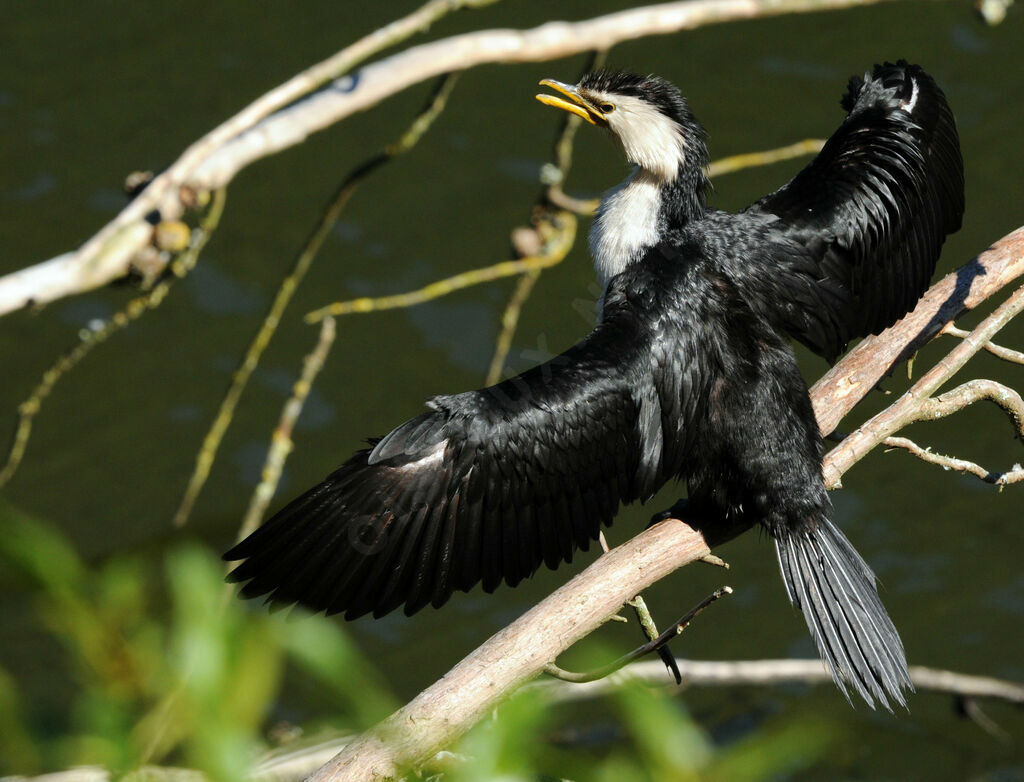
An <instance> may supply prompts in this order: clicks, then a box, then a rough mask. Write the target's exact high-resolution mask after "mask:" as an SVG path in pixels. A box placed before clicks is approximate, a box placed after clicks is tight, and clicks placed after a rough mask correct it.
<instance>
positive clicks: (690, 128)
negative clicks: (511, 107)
mask: <svg viewBox="0 0 1024 782" xmlns="http://www.w3.org/2000/svg"><path fill="white" fill-rule="evenodd" d="M540 83H541V84H542V85H544V86H545V87H550V88H551V89H553V90H555V91H556V92H559V93H561V95H562V96H564V97H560V96H558V95H544V94H541V95H538V96H537V100H539V101H540V102H541V103H544V104H547V105H548V106H554V107H555V108H559V109H564V110H565V111H568V112H571V113H572V114H575V115H576V116H578V117H582V118H583V119H585V120H586V121H587V122H589V123H591V124H593V125H597V126H599V127H602V128H606V129H607V130H608V131H610V132H611V134H612V136H614V138H615V139H616V140H617V141H618V143H619V144H620V146H621V147H622V150H623V152H624V153H625V155H626V158H627V159H628V160H629V161H630V162H631V163H635V164H636V165H638V166H640V167H641V168H642V169H644V170H646V171H648V172H650V173H651V174H653V175H654V176H656V177H657V178H659V179H660V180H662V181H663V182H664V183H666V184H670V183H672V182H674V181H675V180H676V178H677V177H678V176H679V173H680V171H682V170H683V169H684V168H685V167H688V166H693V167H697V168H698V169H702V168H703V167H704V166H705V165H707V146H706V145H705V133H704V128H703V127H702V126H701V125H700V123H699V122H697V120H696V119H695V118H694V116H693V114H692V113H690V108H689V106H688V105H687V103H686V100H685V99H684V98H683V96H682V95H681V94H680V92H679V90H678V89H677V88H676V87H675V86H674V85H673V84H671V83H670V82H667V81H665V80H664V79H660V78H658V77H657V76H639V75H637V74H635V73H625V72H623V71H605V70H601V71H592V72H591V73H588V74H586V75H585V76H583V78H582V79H580V81H579V83H578V84H563V83H562V82H560V81H555V80H554V79H544V80H543V81H542V82H540Z"/></svg>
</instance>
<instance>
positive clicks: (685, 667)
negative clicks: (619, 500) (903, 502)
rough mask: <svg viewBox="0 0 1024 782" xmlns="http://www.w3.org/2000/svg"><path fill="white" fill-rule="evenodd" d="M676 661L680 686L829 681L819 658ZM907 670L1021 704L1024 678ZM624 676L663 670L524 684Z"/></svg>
mask: <svg viewBox="0 0 1024 782" xmlns="http://www.w3.org/2000/svg"><path fill="white" fill-rule="evenodd" d="M677 662H678V663H679V670H680V672H681V673H682V674H683V681H684V682H685V685H684V686H692V687H737V686H742V685H751V686H772V685H777V684H789V683H792V682H806V683H807V684H829V683H831V681H832V677H831V675H830V674H829V672H828V669H827V668H826V667H825V665H824V663H822V662H821V660H736V661H724V662H712V661H705V660H684V659H678V660H677ZM909 671H910V678H911V680H912V681H913V682H914V688H915V689H917V690H922V691H924V690H927V691H931V692H938V693H947V694H950V695H957V696H961V697H965V698H985V699H992V700H998V701H1003V702H1005V703H1012V704H1015V705H1018V706H1022V705H1024V684H1019V683H1017V682H1012V681H1006V680H1003V679H993V678H989V677H987V676H969V675H967V674H963V673H956V672H954V671H944V670H940V669H937V668H927V667H925V666H922V665H911V666H910V667H909ZM625 680H630V681H641V682H646V683H649V684H653V685H664V683H665V671H664V668H663V667H662V666H661V664H660V663H659V662H658V661H655V660H650V661H647V662H639V663H633V664H632V665H629V666H627V667H626V668H623V669H622V670H621V671H619V672H618V673H616V674H615V675H614V676H612V677H610V678H608V679H604V680H601V681H596V682H590V683H588V684H584V685H572V684H567V683H565V682H560V681H557V680H551V679H549V680H544V681H538V682H534V683H532V684H530V685H528V686H529V688H530V689H538V690H541V691H543V692H544V693H546V694H547V695H549V696H550V697H551V698H552V700H553V701H554V702H557V703H561V702H564V701H576V700H588V699H590V698H597V697H601V696H603V695H605V694H606V693H608V692H611V691H613V690H614V689H615V688H616V687H620V686H621V685H622V682H623V681H625Z"/></svg>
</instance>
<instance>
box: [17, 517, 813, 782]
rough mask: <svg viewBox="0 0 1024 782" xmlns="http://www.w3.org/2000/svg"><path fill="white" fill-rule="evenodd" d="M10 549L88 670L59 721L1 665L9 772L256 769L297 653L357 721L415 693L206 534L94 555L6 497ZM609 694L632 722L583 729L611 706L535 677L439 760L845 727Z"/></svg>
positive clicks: (235, 775)
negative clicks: (738, 722) (253, 575)
mask: <svg viewBox="0 0 1024 782" xmlns="http://www.w3.org/2000/svg"><path fill="white" fill-rule="evenodd" d="M0 563H3V564H6V565H7V566H8V567H9V569H11V570H13V572H15V573H16V574H18V575H19V576H20V577H21V578H22V579H24V580H25V581H27V582H28V583H29V584H30V586H31V591H32V594H33V595H34V608H35V611H36V614H37V616H38V617H39V620H40V622H41V624H42V625H43V626H44V627H45V628H46V629H47V630H48V631H49V632H50V633H51V634H52V635H53V637H54V638H55V639H56V640H57V641H58V642H59V643H60V644H61V645H62V648H63V650H64V653H65V665H66V668H67V671H66V672H62V673H61V677H62V680H63V679H68V680H70V681H71V683H72V685H71V687H70V690H69V692H68V695H67V724H65V725H60V726H57V727H56V728H55V727H54V726H53V725H52V724H48V723H47V722H46V721H45V720H41V719H40V718H39V717H38V715H34V714H33V713H32V711H31V709H30V708H28V704H26V703H25V701H24V698H23V697H22V696H21V694H20V693H19V692H18V687H17V683H16V682H15V681H14V680H13V678H12V677H11V676H10V675H9V674H8V673H7V672H6V671H4V670H3V669H2V668H0V772H7V773H19V774H26V773H36V772H40V771H50V770H59V769H63V768H69V767H72V766H76V765H101V766H104V767H106V768H108V769H110V770H111V771H113V772H114V773H115V774H116V775H123V776H127V777H129V778H132V779H137V778H141V777H142V776H147V772H145V770H144V767H145V766H147V765H148V766H154V765H160V766H174V767H181V768H188V769H195V770H199V771H201V772H203V773H204V774H205V775H206V777H207V778H209V779H212V780H241V779H247V778H249V776H250V773H251V769H252V767H253V763H254V760H255V759H256V758H258V757H259V755H260V753H261V751H262V750H263V749H264V748H265V744H266V742H265V741H264V738H263V736H264V730H265V728H266V727H267V721H268V719H270V715H272V713H273V711H274V705H275V702H276V700H277V698H278V697H279V694H280V693H281V690H282V683H283V681H284V678H285V673H286V670H287V668H288V666H289V665H290V666H292V668H293V670H294V671H295V672H297V673H299V674H300V675H303V676H306V677H309V678H311V679H312V680H313V681H315V682H316V683H317V685H318V686H319V687H320V688H321V689H323V690H325V691H326V692H327V693H328V694H329V696H330V697H331V699H332V703H333V704H336V709H334V714H333V715H332V718H333V720H334V721H335V727H337V728H339V729H341V728H345V729H350V730H351V729H354V730H358V729H362V728H365V727H368V726H369V725H371V724H372V723H374V722H376V721H377V720H379V719H380V718H382V717H383V716H385V715H386V714H388V713H390V712H391V711H393V710H394V709H395V708H397V706H398V705H399V704H398V703H397V702H396V701H395V699H394V698H393V697H392V696H391V695H390V694H389V693H388V691H387V687H386V685H385V683H384V682H383V680H382V679H381V677H380V676H379V675H378V673H377V672H376V671H375V670H374V669H373V667H372V666H371V665H370V664H369V663H368V662H367V661H366V659H365V658H363V657H362V655H361V654H360V653H359V651H358V650H357V648H356V647H355V646H354V645H353V644H352V642H351V641H350V639H349V638H348V636H347V635H345V633H344V632H343V631H342V630H341V628H340V626H339V625H338V624H337V623H335V622H332V621H329V620H326V619H324V618H323V617H312V616H305V615H302V616H300V618H298V619H296V618H295V617H289V616H288V615H286V614H284V613H274V614H268V613H267V612H266V611H265V610H264V609H263V608H262V607H255V610H250V609H249V608H247V607H246V604H245V603H243V602H242V601H239V600H236V599H234V597H233V593H232V590H231V588H230V587H227V586H226V585H225V584H224V583H223V575H224V570H223V566H222V565H221V563H220V562H219V561H218V560H217V558H216V557H215V556H214V555H213V554H212V553H210V552H209V551H207V550H205V549H203V548H201V547H199V546H197V545H180V546H177V547H175V548H173V549H172V550H170V552H169V553H168V554H167V555H166V556H165V558H164V561H163V562H162V565H159V564H154V563H152V562H149V561H147V560H146V559H145V558H144V557H142V556H139V555H135V556H119V557H117V558H113V559H111V560H109V561H106V562H102V563H99V564H96V565H89V564H86V563H85V562H83V561H82V559H81V558H80V557H79V556H78V554H77V553H76V552H75V551H74V549H73V548H72V547H71V546H70V545H69V544H68V542H67V541H66V540H64V539H63V538H62V537H61V536H60V535H59V534H57V533H56V532H54V531H53V530H52V529H50V528H49V527H47V526H46V525H44V524H41V523H39V522H36V521H33V520H31V519H28V518H25V517H24V516H20V515H18V514H16V513H14V512H13V511H11V510H10V509H8V508H4V507H3V506H0ZM615 656H617V654H615V653H613V652H611V651H609V650H607V649H602V648H600V647H599V646H598V645H596V644H584V645H583V646H582V648H581V649H578V650H575V651H574V653H573V655H571V658H570V659H573V661H574V664H575V663H579V664H580V667H581V668H589V667H593V666H596V665H599V664H601V662H602V661H603V660H605V659H608V658H613V657H615ZM596 711H598V712H600V718H599V719H600V720H601V721H602V722H600V723H599V725H598V727H597V729H596V732H597V734H598V735H600V734H601V731H602V730H603V731H605V732H607V728H606V727H605V726H606V725H607V724H608V723H609V722H610V723H612V725H613V726H614V728H613V732H615V733H616V734H617V735H615V736H614V737H613V739H614V740H611V741H609V740H608V738H607V736H605V737H604V740H602V741H600V742H593V741H590V742H584V743H583V744H581V743H580V742H579V741H578V736H579V735H583V736H584V737H585V736H586V734H587V732H588V731H591V732H594V730H595V729H594V727H593V726H590V725H588V724H587V723H588V721H590V718H591V717H593V713H592V712H590V711H589V710H588V712H587V713H584V714H582V715H579V714H576V713H572V712H570V711H567V710H565V709H563V708H562V707H553V706H552V705H551V704H550V703H549V702H548V701H547V700H546V699H545V698H544V697H543V696H542V695H541V693H540V692H539V691H536V690H533V691H531V690H527V691H525V692H523V693H520V694H519V695H517V696H516V697H514V698H512V699H511V700H509V701H508V702H506V703H504V704H502V705H501V706H500V707H499V708H498V709H497V710H496V711H495V713H494V714H493V715H492V717H491V718H489V719H487V720H485V721H484V722H483V723H482V724H481V725H479V726H478V727H477V728H476V729H475V730H473V731H471V732H470V733H469V735H467V736H466V737H465V738H464V739H463V740H462V741H461V742H460V744H459V746H458V747H456V748H454V754H449V755H448V756H447V758H442V762H441V764H440V767H439V768H436V769H430V770H429V772H428V773H430V774H433V775H434V776H432V777H430V778H431V779H439V780H441V779H443V780H446V781H447V780H450V781H451V782H470V781H471V780H472V781H474V782H476V781H478V780H499V779H500V780H502V781H503V782H514V781H515V780H523V781H524V782H526V781H527V780H536V779H561V778H562V777H563V776H568V777H570V778H572V779H577V780H583V779H586V780H596V781H597V782H634V781H635V782H650V781H652V780H664V779H670V780H679V781H680V782H689V781H690V780H693V781H694V782H698V781H699V782H709V781H712V782H713V781H717V780H756V779H764V778H767V777H771V776H776V777H778V776H785V775H787V774H790V773H792V772H794V771H796V770H799V769H800V768H802V767H805V766H807V765H809V764H811V763H813V762H814V761H815V760H816V759H818V758H820V757H821V756H822V755H823V753H824V752H825V750H826V749H827V747H828V745H829V742H830V735H829V733H828V732H827V730H826V729H825V727H824V726H823V725H822V724H815V725H806V724H792V723H785V724H779V725H769V726H767V727H764V726H762V728H761V729H759V730H757V731H756V732H755V733H753V734H751V735H750V736H749V737H748V738H746V739H745V740H742V741H739V742H736V743H734V744H732V745H731V746H729V747H727V748H721V747H716V746H715V745H714V743H713V742H712V740H711V739H710V738H709V737H708V736H707V735H706V734H705V732H704V731H703V730H702V729H701V728H700V727H699V726H698V725H697V723H696V722H695V721H694V720H693V719H692V718H691V717H690V716H689V715H688V713H687V712H686V710H685V707H684V706H683V702H682V700H681V699H679V698H673V697H668V696H666V695H665V694H664V693H661V692H659V691H657V690H652V689H650V688H648V687H645V686H641V685H639V684H632V685H627V686H624V687H622V688H621V689H619V690H618V692H617V693H616V695H615V696H614V697H613V698H612V699H611V700H610V702H608V703H603V704H601V705H600V707H599V708H598V709H597V710H596ZM577 718H578V722H580V723H581V725H576V724H574V723H575V722H576V721H577ZM51 721H52V719H51ZM342 721H344V724H338V723H340V722H342ZM567 724H568V726H567ZM574 732H575V733H576V734H577V738H576V740H575V741H574V740H573V737H572V735H571V734H573V733H574ZM559 737H560V738H559ZM566 745H572V746H566ZM140 769H142V770H140Z"/></svg>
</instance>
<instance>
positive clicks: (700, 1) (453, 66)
mask: <svg viewBox="0 0 1024 782" xmlns="http://www.w3.org/2000/svg"><path fill="white" fill-rule="evenodd" d="M881 1H882V0H682V1H681V2H673V3H665V4H663V5H653V6H647V7H643V8H634V9H630V10H627V11H621V12H619V13H614V14H608V15H607V16H602V17H597V18H594V19H590V20H586V21H581V22H572V23H570V22H549V23H547V24H544V25H541V26H540V27H536V28H534V29H532V30H483V31H477V32H472V33H466V34H463V35H457V36H453V37H450V38H444V39H441V40H438V41H433V42H431V43H427V44H423V45H420V46H415V47H411V48H409V49H406V50H404V51H400V52H398V53H396V54H394V55H391V56H389V57H385V58H383V59H381V60H378V61H376V62H373V63H371V64H370V65H367V66H365V67H364V68H362V69H361V70H359V71H357V72H354V73H350V71H351V68H352V67H353V66H354V65H355V64H356V63H358V62H360V61H362V60H364V59H365V58H367V57H369V56H372V55H373V54H375V53H377V52H379V51H381V50H382V49H383V48H385V47H387V46H391V45H394V44H395V43H397V42H399V41H401V40H404V39H405V38H407V37H409V36H410V35H412V34H414V33H415V32H417V31H418V30H420V29H423V28H425V27H426V26H428V25H429V24H430V23H431V22H433V21H434V20H436V19H437V18H438V17H439V16H441V15H443V14H444V13H447V12H448V11H450V10H454V9H455V8H458V7H460V6H462V5H463V3H459V2H457V0H435V1H434V2H430V3H428V4H427V5H425V6H423V7H422V8H421V9H420V10H418V11H416V12H414V13H413V14H410V15H409V16H407V17H405V18H404V19H401V20H399V21H397V22H395V23H393V24H391V25H388V26H387V27H384V28H382V29H381V30H379V31H377V32H376V33H374V34H372V35H370V36H368V37H367V38H364V39H363V40H361V41H359V42H357V43H356V44H353V45H352V46H350V47H348V48H347V49H344V50H342V51H341V52H339V53H338V54H336V55H334V56H333V57H331V58H329V59H328V60H326V61H324V62H323V63H320V64H319V65H316V66H313V68H310V69H309V70H307V71H305V72H303V73H302V74H299V75H298V76H296V77H295V78H294V79H292V80H291V81H289V82H287V83H286V84H284V85H281V86H280V87H278V88H276V89H275V90H272V91H271V92H269V93H267V94H266V95H264V96H263V97H262V98H260V99H259V100H257V101H256V102H255V103H253V104H251V105H250V106H248V107H247V108H245V109H244V110H243V111H242V112H240V113H239V114H238V115H236V116H235V117H233V118H231V119H230V120H228V121H227V122H225V123H224V124H222V125H221V126H220V127H218V128H217V129H215V130H214V131H212V132H211V133H209V134H208V135H207V136H205V137H204V138H202V139H200V140H199V141H197V142H196V143H195V144H193V145H192V146H191V147H190V148H189V149H187V150H186V151H185V153H184V154H183V155H182V156H181V157H180V158H179V159H178V160H177V161H176V162H175V163H174V164H173V165H171V166H170V167H169V168H168V169H167V170H166V171H165V172H164V173H162V174H161V175H160V176H158V177H156V178H155V179H154V180H153V181H152V182H151V183H150V184H149V186H148V187H147V188H146V189H145V190H143V191H142V193H140V194H139V195H138V196H137V197H136V198H135V200H133V201H132V202H131V203H130V204H129V205H128V206H127V207H126V208H125V209H124V210H123V211H122V212H121V213H120V214H119V215H118V216H117V217H116V218H114V220H112V221H111V222H110V223H108V224H107V225H106V226H105V227H104V228H103V229H101V230H100V231H99V233H97V234H96V235H95V236H94V237H93V238H91V239H90V240H89V241H88V242H86V243H85V244H84V245H83V246H82V247H81V248H80V249H79V250H77V251H74V252H70V253H65V254H64V255H61V256H59V257H57V258H54V259H52V260H50V261H45V262H43V263H41V264H37V265H36V266H32V267H29V268H27V269H23V270H21V271H18V272H14V273H13V274H10V275H7V276H6V277H3V278H0V315H3V314H6V313H8V312H11V311H13V310H16V309H19V308H21V307H24V306H27V305H29V304H32V303H46V302H50V301H54V300H55V299H58V298H61V297H63V296H68V295H71V294H73V293H78V292H81V291H85V290H89V289H91V288H95V287H98V286H100V285H104V284H106V283H107V282H110V281H111V280H113V279H116V278H118V277H120V276H123V275H124V274H125V273H126V271H127V270H128V267H129V264H130V263H131V260H132V258H133V257H134V256H135V255H136V254H137V253H138V252H139V251H140V250H141V249H142V248H144V247H145V246H146V245H147V244H148V243H149V241H150V238H151V235H152V227H151V226H150V225H149V224H148V223H146V221H145V217H146V215H148V214H150V213H153V212H156V213H159V214H160V215H161V216H162V217H163V218H164V219H172V218H175V217H177V216H178V215H179V214H181V211H182V209H183V202H182V197H181V191H182V189H183V188H185V189H188V190H189V191H190V192H193V191H201V190H205V189H212V188H215V187H220V186H223V185H226V184H227V183H228V182H230V181H231V180H232V179H233V178H234V176H235V175H236V174H237V173H238V172H239V171H240V170H241V169H243V168H245V167H246V166H248V165H250V164H251V163H253V162H255V161H256V160H259V159H261V158H263V157H266V156H268V155H271V154H275V153H277V152H280V151H282V150H284V149H288V148H289V147H291V146H294V145H295V144H298V143H300V142H302V141H304V140H305V139H306V138H307V137H308V136H309V135H310V134H312V133H315V132H317V131H319V130H323V129H324V128H326V127H328V126H330V125H332V124H334V123H336V122H338V121H340V120H342V119H344V118H345V117H347V116H350V115H351V114H354V113H356V112H359V111H364V110H366V109H368V108H370V107H371V106H373V105H375V104H377V103H379V102H380V101H381V100H383V99H384V98H386V97H388V96H390V95H393V94H395V93H396V92H399V91H401V90H403V89H405V88H407V87H409V86H411V85H413V84H417V83H419V82H421V81H424V80H427V79H430V78H432V77H434V76H438V75H440V74H443V73H449V72H453V71H459V70H464V69H467V68H472V67H475V66H477V65H482V64H485V63H511V62H539V61H544V60H552V59H557V58H560V57H566V56H568V55H571V54H577V53H579V52H583V51H590V50H594V49H607V48H609V47H611V46H613V45H614V44H616V43H619V42H621V41H627V40H632V39H635V38H641V37H644V36H651V35H666V34H670V33H675V32H679V31H680V30H687V29H693V28H695V27H699V26H701V25H706V24H715V23H720V22H726V21H730V20H735V19H751V18H755V17H762V16H776V15H780V14H786V13H796V12H802V11H821V10H825V9H836V8H847V7H850V6H858V5H869V4H873V3H877V2H881ZM466 4H470V3H466ZM472 4H478V3H472ZM346 73H349V74H350V75H348V76H344V78H342V79H340V80H338V81H336V82H333V83H332V84H331V85H330V87H328V88H327V89H323V90H321V91H320V92H318V93H316V94H314V95H312V96H311V97H309V98H306V99H304V100H299V98H301V96H303V95H306V94H307V93H308V92H309V91H310V90H312V89H316V88H318V87H319V86H320V85H323V84H326V83H327V82H328V81H329V80H331V79H336V78H337V77H339V76H342V74H346ZM282 107H284V108H282ZM270 112H276V113H274V114H270Z"/></svg>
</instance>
